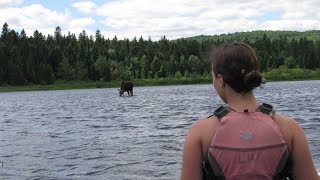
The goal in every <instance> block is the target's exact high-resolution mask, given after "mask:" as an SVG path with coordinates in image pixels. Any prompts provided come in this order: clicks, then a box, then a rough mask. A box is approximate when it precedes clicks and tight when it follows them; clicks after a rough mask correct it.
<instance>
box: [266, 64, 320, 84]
mask: <svg viewBox="0 0 320 180" xmlns="http://www.w3.org/2000/svg"><path fill="white" fill-rule="evenodd" d="M264 77H265V78H266V79H267V80H268V81H290V80H291V81H292V80H305V79H320V69H317V70H308V69H302V68H293V69H288V68H286V67H284V66H283V67H280V68H278V69H272V70H270V71H267V72H265V73H264Z"/></svg>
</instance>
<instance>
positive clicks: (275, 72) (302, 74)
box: [0, 68, 320, 92]
mask: <svg viewBox="0 0 320 180" xmlns="http://www.w3.org/2000/svg"><path fill="white" fill-rule="evenodd" d="M263 76H264V77H265V78H266V79H267V81H294V80H316V79H320V69H317V70H307V69H301V68H295V69H287V68H278V69H272V70H270V71H267V72H265V73H263ZM132 81H133V83H134V86H135V87H137V86H165V85H183V84H210V83H212V79H211V77H195V78H184V77H183V78H158V79H136V80H132ZM120 85H121V81H120V80H119V81H112V82H100V81H98V82H84V81H56V82H55V84H51V85H28V86H0V92H13V91H38V90H66V89H90V88H112V87H117V88H118V87H120Z"/></svg>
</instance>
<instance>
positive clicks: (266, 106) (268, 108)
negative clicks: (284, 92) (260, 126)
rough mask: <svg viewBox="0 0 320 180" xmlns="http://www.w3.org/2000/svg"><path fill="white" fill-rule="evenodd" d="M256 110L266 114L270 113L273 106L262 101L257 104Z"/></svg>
mask: <svg viewBox="0 0 320 180" xmlns="http://www.w3.org/2000/svg"><path fill="white" fill-rule="evenodd" d="M258 111H260V112H262V113H265V114H267V115H270V113H271V112H272V111H273V106H271V105H270V104H267V103H262V104H261V105H260V106H259V108H258Z"/></svg>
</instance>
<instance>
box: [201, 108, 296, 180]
mask: <svg viewBox="0 0 320 180" xmlns="http://www.w3.org/2000/svg"><path fill="white" fill-rule="evenodd" d="M271 111H272V106H270V105H268V104H263V105H261V106H260V107H259V109H258V111H256V112H247V111H245V112H234V111H231V110H230V109H229V108H224V107H220V108H218V109H217V110H216V111H215V115H216V116H217V117H218V119H219V121H220V123H219V125H218V127H217V130H216V132H215V134H214V136H213V138H212V140H211V144H210V147H209V149H208V154H207V157H206V158H205V161H204V177H205V179H226V180H255V179H259V180H261V179H262V180H273V179H286V178H289V179H290V172H289V171H290V167H289V166H288V164H287V163H288V162H289V161H288V158H289V152H288V146H287V143H286V141H285V138H284V137H283V135H282V133H281V132H280V129H279V127H278V125H277V124H276V123H275V122H274V120H273V119H272V117H271V116H270V115H269V113H270V112H271Z"/></svg>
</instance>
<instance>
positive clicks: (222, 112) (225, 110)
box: [213, 106, 230, 121]
mask: <svg viewBox="0 0 320 180" xmlns="http://www.w3.org/2000/svg"><path fill="white" fill-rule="evenodd" d="M229 112H230V110H229V109H228V108H227V107H224V106H220V107H218V109H216V110H215V111H214V113H213V114H214V115H215V116H217V118H218V120H219V121H220V119H221V118H222V117H223V116H225V115H227V114H228V113H229Z"/></svg>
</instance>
